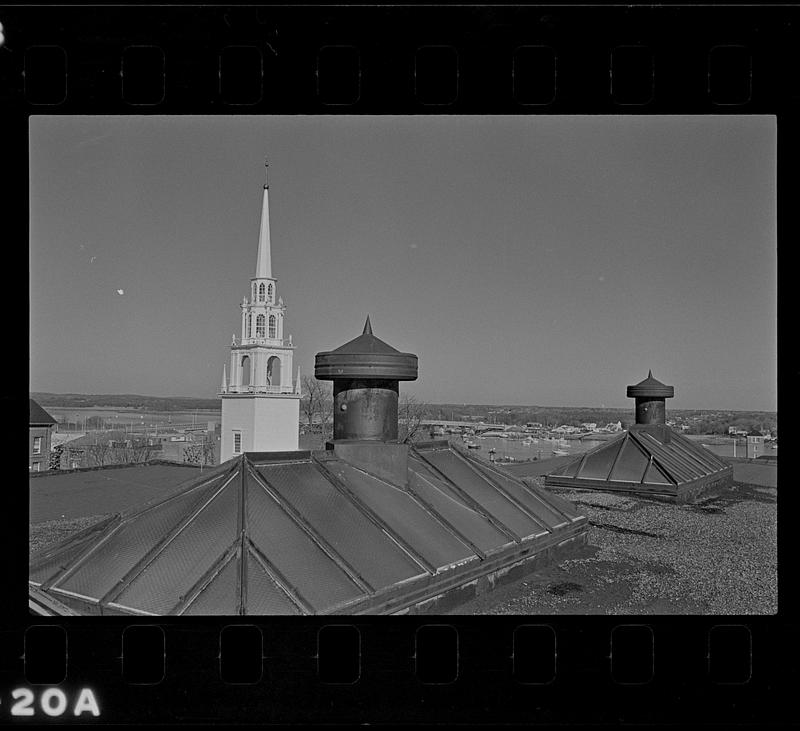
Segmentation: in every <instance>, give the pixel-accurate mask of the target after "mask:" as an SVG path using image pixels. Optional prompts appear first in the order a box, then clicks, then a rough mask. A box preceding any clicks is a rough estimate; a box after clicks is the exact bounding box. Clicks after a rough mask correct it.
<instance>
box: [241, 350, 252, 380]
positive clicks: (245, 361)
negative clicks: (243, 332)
mask: <svg viewBox="0 0 800 731" xmlns="http://www.w3.org/2000/svg"><path fill="white" fill-rule="evenodd" d="M242 385H243V386H249V385H250V356H249V355H245V356H244V357H243V358H242Z"/></svg>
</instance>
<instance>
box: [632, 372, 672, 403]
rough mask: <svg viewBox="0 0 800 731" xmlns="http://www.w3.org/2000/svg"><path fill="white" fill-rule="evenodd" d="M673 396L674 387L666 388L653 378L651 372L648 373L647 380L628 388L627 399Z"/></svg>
mask: <svg viewBox="0 0 800 731" xmlns="http://www.w3.org/2000/svg"><path fill="white" fill-rule="evenodd" d="M674 395H675V388H674V386H667V385H666V384H664V383H661V381H658V380H656V379H655V378H653V371H649V372H648V374H647V378H645V379H644V380H643V381H639V383H637V384H636V385H635V386H628V398H647V397H653V398H672V397H673V396H674Z"/></svg>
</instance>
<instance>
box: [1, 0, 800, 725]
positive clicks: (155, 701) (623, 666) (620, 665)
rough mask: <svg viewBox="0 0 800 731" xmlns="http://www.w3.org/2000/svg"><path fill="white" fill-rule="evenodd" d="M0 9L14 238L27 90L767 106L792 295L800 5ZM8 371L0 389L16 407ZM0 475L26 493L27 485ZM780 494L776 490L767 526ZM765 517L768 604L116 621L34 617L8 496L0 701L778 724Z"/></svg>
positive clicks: (114, 102) (489, 719) (385, 716)
mask: <svg viewBox="0 0 800 731" xmlns="http://www.w3.org/2000/svg"><path fill="white" fill-rule="evenodd" d="M45 11H46V12H45ZM0 22H1V23H2V24H3V33H4V35H5V40H4V45H3V47H0V106H2V109H3V113H2V115H0V125H1V127H2V138H3V139H4V140H6V141H11V142H12V144H11V145H10V146H8V147H7V148H6V153H5V154H4V159H5V165H4V169H5V175H4V179H5V182H6V185H5V186H4V194H3V195H4V198H5V203H6V206H4V208H5V210H6V216H4V218H6V222H7V221H8V220H9V219H10V220H11V221H12V225H11V227H10V230H11V231H12V232H13V234H12V240H16V241H17V242H18V241H24V240H27V232H28V219H27V211H28V186H27V181H28V118H29V115H32V114H39V113H47V114H53V113H56V114H98V113H104V114H192V113H198V114H199V113H203V114H223V115H225V114H237V113H246V114H287V113H288V114H341V113H348V114H353V113H355V114H387V113H413V114H620V113H622V114H677V113H680V114H684V113H686V114H689V113H696V114H774V115H776V116H777V121H778V145H779V148H778V155H779V157H778V203H779V220H778V230H779V241H780V242H782V246H781V248H780V249H779V280H780V284H782V285H783V286H780V285H779V291H780V293H781V294H780V303H779V304H780V306H781V312H787V311H788V312H791V305H788V310H787V300H788V297H787V294H786V293H787V291H790V290H788V289H787V287H786V284H787V280H788V274H787V271H789V265H788V262H789V257H791V249H792V248H793V247H792V243H791V242H793V241H794V240H795V236H794V234H796V233H797V225H796V223H795V222H794V221H793V220H792V219H791V218H790V216H791V211H792V208H793V207H792V206H791V205H790V203H791V200H792V193H793V191H794V186H793V181H794V177H795V174H794V171H795V170H797V169H798V165H797V163H798V162H800V155H798V145H797V131H796V130H797V128H798V125H797V122H798V106H799V105H800V82H798V71H799V70H800V52H799V51H798V48H800V43H798V41H799V40H800V38H798V34H799V33H800V30H798V29H799V28H800V8H798V7H797V6H788V5H774V6H761V7H754V6H746V5H744V4H742V5H726V6H704V7H700V8H694V9H693V8H690V7H688V6H685V5H677V4H675V5H672V4H669V5H662V6H659V7H652V6H647V5H641V6H629V5H626V6H619V5H618V6H606V7H601V6H586V5H582V6H570V5H538V6H504V7H500V8H489V7H485V6H456V7H452V8H448V7H437V6H429V7H420V6H402V5H396V6H389V7H376V6H363V7H360V6H334V5H315V6H312V7H310V8H308V7H297V8H292V7H287V6H273V7H267V8H257V7H246V6H241V7H238V6H237V7H232V8H219V7H215V6H210V5H209V6H194V7H188V6H187V7H180V6H173V7H140V8H136V7H125V6H117V7H115V6H95V7H91V6H85V7H82V8H55V7H46V8H45V7H41V8H36V7H22V6H7V7H6V8H5V9H4V10H2V11H0ZM276 46H279V48H280V53H279V54H277V55H276V54H275V53H274V50H275V47H276ZM648 58H649V60H650V62H651V63H650V65H649V66H648V64H647V60H648ZM643 62H644V66H643V65H642V63H643ZM255 66H260V71H259V72H256V71H254V67H255ZM225 67H228V68H230V69H232V71H231V72H230V73H232V74H233V75H232V76H231V77H230V78H228V77H227V76H226V75H225V74H226V72H225V71H224V70H223V71H221V69H224V68H225ZM643 68H645V69H649V72H648V71H647V70H645V71H644V72H643V71H642V69H643ZM542 69H545V70H544V71H543V70H542ZM551 70H553V72H554V73H553V76H552V83H551V73H550V72H551ZM23 71H24V74H23ZM220 74H222V76H221V75H220ZM525 74H529V76H527V77H526V76H525ZM521 79H524V80H521ZM787 212H788V216H787ZM6 230H9V227H6ZM787 242H788V243H787ZM12 246H13V245H12ZM7 248H11V247H8V246H7ZM20 248H21V247H20ZM20 258H22V257H20ZM781 265H782V266H781ZM782 323H783V324H786V321H785V320H782ZM781 331H782V332H783V330H781ZM779 358H780V361H779V362H780V372H779V388H780V394H781V404H782V406H781V408H782V410H783V409H785V408H786V406H785V401H786V399H790V403H789V407H790V408H791V406H792V405H793V401H794V395H795V394H794V389H793V387H792V385H791V383H789V385H788V386H786V384H787V382H788V380H787V379H785V378H784V375H786V374H787V371H788V366H787V358H786V349H785V347H783V341H782V340H781V341H779ZM23 396H24V394H19V395H17V394H14V395H12V396H11V397H10V398H9V400H10V401H11V402H12V403H13V404H14V406H15V409H14V411H15V413H17V409H18V410H19V414H20V418H21V414H22V413H24V408H25V405H24V401H25V399H24V398H22V397H23ZM15 469H16V468H15ZM20 471H21V469H20ZM17 484H18V483H17V481H16V480H14V481H13V485H17ZM19 484H22V475H20V482H19ZM10 487H11V486H10ZM11 492H12V493H13V495H12V511H11V512H12V513H13V514H14V515H19V516H22V517H23V518H24V516H25V515H26V513H25V511H26V510H27V508H26V506H27V495H26V494H25V491H24V490H21V489H19V488H17V487H13V489H12V490H11ZM795 499H796V498H794V497H793V496H792V494H791V493H789V494H786V495H782V496H781V499H780V501H779V523H780V524H781V525H783V524H784V523H785V524H786V525H788V524H789V520H790V517H789V516H790V515H791V514H792V507H793V504H794V501H795ZM781 516H782V517H781ZM778 535H779V612H778V614H777V615H776V616H774V617H759V616H724V617H720V616H692V617H685V616H652V617H636V616H620V617H611V616H585V615H579V616H553V617H540V616H503V617H484V616H481V617H460V616H459V617H452V618H450V617H442V616H424V615H419V616H407V617H366V616H363V617H361V616H360V617H342V618H335V617H316V618H302V619H290V618H285V617H279V618H271V619H269V620H262V619H261V618H253V617H241V618H233V617H220V618H213V619H212V618H201V619H196V620H192V619H190V618H188V617H181V618H164V619H163V621H162V620H161V618H159V621H151V620H150V619H147V620H143V621H139V620H135V621H134V620H130V619H127V618H103V619H93V618H88V617H75V618H69V619H67V618H46V617H34V616H31V615H30V614H29V612H28V605H27V601H26V598H25V596H24V592H23V591H22V590H21V588H22V587H24V586H25V584H26V578H25V576H24V574H25V573H27V560H26V556H25V551H26V540H25V529H24V519H21V520H19V524H18V525H17V523H16V521H15V522H13V524H12V525H11V526H10V530H8V531H6V535H5V537H4V540H5V542H6V547H7V551H8V555H9V556H10V559H9V562H8V565H9V566H10V568H11V573H12V577H13V581H10V585H11V586H13V590H9V593H8V594H7V595H6V598H5V599H4V601H3V603H4V605H5V607H4V610H5V611H4V614H5V621H4V623H3V631H2V635H3V642H2V644H0V653H1V654H0V678H2V682H1V683H0V694H1V695H0V713H2V714H3V715H4V716H6V715H7V716H8V718H7V719H4V720H8V721H13V722H17V723H25V722H26V721H27V722H41V721H43V720H44V721H53V722H66V723H94V722H97V723H109V722H110V723H142V724H149V723H154V722H162V723H163V722H166V723H170V724H176V725H177V724H186V723H210V722H217V721H222V720H225V721H230V722H234V723H262V724H288V723H330V722H335V723H365V722H370V723H382V724H388V723H403V724H409V725H416V724H421V723H423V722H426V723H457V724H465V725H467V724H468V725H487V724H490V723H498V722H502V723H506V724H515V725H521V724H526V725H533V724H535V725H541V726H546V725H556V724H565V723H569V724H576V725H577V724H592V725H600V724H601V725H611V724H617V723H628V724H636V725H645V724H646V725H648V726H652V725H662V724H663V725H668V724H676V723H688V722H693V723H699V724H703V725H708V724H711V723H725V724H731V725H733V724H736V725H756V724H758V725H760V726H763V725H775V724H778V723H787V722H788V723H797V722H798V720H800V711H798V710H797V708H796V705H795V704H793V703H792V701H793V691H794V687H795V685H796V679H797V678H796V675H797V673H798V671H797V669H796V668H795V667H793V662H792V660H793V658H794V656H795V654H796V648H797V643H798V632H799V631H800V630H799V629H798V624H797V622H796V620H795V616H796V614H795V613H796V606H795V603H794V597H793V592H792V590H791V578H790V577H791V558H790V557H791V552H790V551H791V549H790V544H789V543H788V541H789V538H790V536H787V531H785V530H779V534H778ZM259 638H260V641H261V652H260V653H255V655H254V654H253V648H256V647H257V646H258V640H259ZM531 648H537V649H538V652H531ZM542 648H545V649H544V650H542ZM126 649H127V665H126V654H125V650H126ZM230 658H235V659H234V660H233V662H231V660H230ZM159 659H161V660H162V661H163V662H162V663H161V664H159ZM87 689H88V690H89V691H91V696H92V698H90V697H89V696H87V695H86V694H85V691H86V690H87ZM19 690H22V692H21V694H18V695H17V696H13V695H12V692H14V691H19ZM581 699H584V700H583V701H581ZM93 701H94V703H95V704H96V706H97V708H98V709H99V712H98V715H94V713H93V705H92V702H93ZM14 708H15V709H16V711H17V713H12V709H14ZM77 710H80V713H79V714H77V715H76V713H75V712H76V711H77ZM29 711H30V713H28V712H29ZM12 715H13V718H12Z"/></svg>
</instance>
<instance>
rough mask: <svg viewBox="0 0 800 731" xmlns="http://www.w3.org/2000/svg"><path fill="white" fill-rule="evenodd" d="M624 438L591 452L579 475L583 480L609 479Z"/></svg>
mask: <svg viewBox="0 0 800 731" xmlns="http://www.w3.org/2000/svg"><path fill="white" fill-rule="evenodd" d="M624 441H625V439H624V438H622V439H618V440H617V441H614V442H610V443H609V444H605V445H603V446H602V447H599V448H598V449H597V451H596V452H589V453H588V454H587V455H586V458H585V459H584V461H583V465H582V466H581V470H580V472H579V473H578V477H580V478H581V479H582V480H607V479H608V474H609V472H611V465H612V464H614V459H615V458H616V456H617V453H618V452H619V450H620V448H621V447H622V443H623V442H624Z"/></svg>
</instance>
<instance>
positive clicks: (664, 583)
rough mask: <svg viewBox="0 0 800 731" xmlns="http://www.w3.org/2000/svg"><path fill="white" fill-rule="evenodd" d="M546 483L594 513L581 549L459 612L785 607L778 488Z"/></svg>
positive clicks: (774, 609)
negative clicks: (653, 494)
mask: <svg viewBox="0 0 800 731" xmlns="http://www.w3.org/2000/svg"><path fill="white" fill-rule="evenodd" d="M535 481H536V482H538V483H540V482H541V481H542V478H536V480H535ZM547 489H553V492H557V493H559V494H561V495H563V496H564V497H566V498H567V499H569V500H571V501H572V502H573V503H575V504H576V505H577V507H578V508H579V509H581V511H582V512H583V513H584V514H585V515H586V516H587V517H588V518H589V521H590V524H591V526H590V530H589V545H588V546H587V547H586V548H585V549H584V550H583V552H582V555H579V556H577V557H575V558H571V559H567V560H565V561H562V562H561V563H559V564H558V565H556V566H553V567H550V568H549V569H546V570H545V571H542V572H539V573H536V574H532V575H530V576H528V577H526V578H524V579H522V580H521V581H518V582H516V583H514V584H511V585H509V586H506V587H499V588H498V589H496V590H495V591H493V592H490V593H489V594H485V595H483V596H480V597H478V598H476V599H475V600H473V601H471V602H469V603H468V604H464V605H462V606H461V607H457V608H455V609H454V610H453V611H452V612H451V614H565V613H567V614H772V613H775V612H777V608H778V606H777V602H778V559H777V505H776V499H777V489H776V488H770V487H760V486H754V485H743V484H740V483H734V484H733V485H732V486H730V487H728V488H725V489H723V490H720V491H718V492H717V493H716V494H714V495H713V496H711V497H707V498H705V499H703V500H702V501H701V502H699V503H698V504H695V505H676V504H671V503H666V502H657V501H655V500H651V499H647V498H640V497H638V496H621V495H615V494H613V493H603V492H595V491H588V490H579V489H572V488H563V489H554V488H547Z"/></svg>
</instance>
